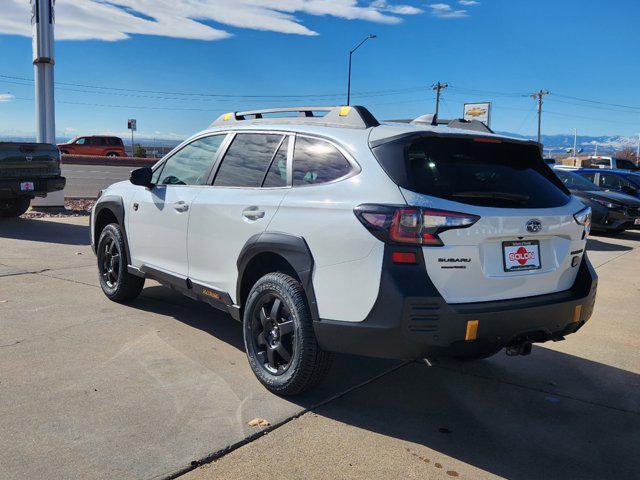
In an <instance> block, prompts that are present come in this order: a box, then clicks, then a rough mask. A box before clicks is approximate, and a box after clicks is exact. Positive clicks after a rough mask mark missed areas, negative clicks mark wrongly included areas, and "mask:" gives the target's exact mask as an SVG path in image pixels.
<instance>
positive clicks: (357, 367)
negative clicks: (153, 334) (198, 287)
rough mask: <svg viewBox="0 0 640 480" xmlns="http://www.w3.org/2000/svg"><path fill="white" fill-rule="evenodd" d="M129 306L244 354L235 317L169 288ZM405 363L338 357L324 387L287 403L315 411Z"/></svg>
mask: <svg viewBox="0 0 640 480" xmlns="http://www.w3.org/2000/svg"><path fill="white" fill-rule="evenodd" d="M129 306H130V307H132V308H137V309H140V310H145V311H148V312H153V313H157V314H162V315H168V316H171V317H173V318H174V319H175V320H178V321H180V322H182V323H184V324H186V325H189V326H191V327H193V328H197V329H199V330H202V331H203V332H206V333H208V334H209V335H211V336H213V337H215V338H216V339H218V340H221V341H223V342H225V343H227V344H228V345H231V346H233V347H234V348H236V349H238V350H239V351H241V352H242V353H243V355H244V351H245V349H244V340H243V336H242V324H241V323H240V322H238V321H236V320H234V319H233V318H232V317H231V315H228V314H226V313H224V312H221V311H219V310H217V309H215V308H213V307H211V306H209V305H207V304H205V303H202V302H197V301H195V300H191V299H190V298H187V297H185V296H184V295H182V294H180V293H177V292H174V291H172V290H171V289H169V288H167V287H163V286H160V285H154V286H149V287H146V288H145V289H144V290H143V292H142V295H141V296H140V297H138V299H137V300H136V301H134V302H132V303H131V304H130V305H129ZM401 364H402V362H400V361H398V360H386V359H375V358H365V357H358V356H354V355H335V357H334V361H333V365H332V368H331V370H330V373H329V375H328V376H327V378H326V379H325V380H324V381H323V382H322V383H321V384H320V385H318V386H317V387H316V388H314V389H313V390H312V391H311V392H308V393H305V394H302V395H298V396H297V397H287V400H291V401H293V402H294V403H296V404H298V405H300V406H301V407H303V408H312V407H315V406H317V405H319V404H321V403H323V402H324V401H326V400H327V399H328V398H331V397H334V396H335V395H336V394H338V393H343V392H345V391H347V390H349V389H351V388H353V387H355V386H357V385H360V384H362V383H365V382H368V381H370V380H371V379H373V378H375V377H377V376H379V375H380V374H382V373H384V372H387V371H389V370H392V369H394V368H397V367H398V366H400V365H401Z"/></svg>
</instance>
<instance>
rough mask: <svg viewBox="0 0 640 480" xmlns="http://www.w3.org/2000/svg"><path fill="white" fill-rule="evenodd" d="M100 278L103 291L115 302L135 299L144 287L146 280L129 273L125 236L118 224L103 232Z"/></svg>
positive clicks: (99, 255)
mask: <svg viewBox="0 0 640 480" xmlns="http://www.w3.org/2000/svg"><path fill="white" fill-rule="evenodd" d="M96 254H97V257H98V277H99V280H100V287H102V291H103V292H104V294H105V295H106V296H107V298H109V300H113V301H114V302H120V303H124V302H129V301H131V300H133V299H135V298H136V297H137V296H138V295H140V292H141V291H142V288H143V287H144V278H141V277H137V276H135V275H131V274H130V273H129V272H128V271H127V266H128V261H127V254H126V249H125V243H124V234H123V233H122V229H121V228H120V226H119V225H118V224H117V223H110V224H109V225H107V226H106V227H104V229H103V230H102V233H101V234H100V240H98V246H97V248H96Z"/></svg>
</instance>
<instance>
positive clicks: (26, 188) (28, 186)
mask: <svg viewBox="0 0 640 480" xmlns="http://www.w3.org/2000/svg"><path fill="white" fill-rule="evenodd" d="M35 189H36V186H35V184H34V183H33V182H20V191H21V192H33V191H34V190H35Z"/></svg>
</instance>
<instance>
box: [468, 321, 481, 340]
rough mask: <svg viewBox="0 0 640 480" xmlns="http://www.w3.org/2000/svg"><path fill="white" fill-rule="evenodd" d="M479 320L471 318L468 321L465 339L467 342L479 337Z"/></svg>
mask: <svg viewBox="0 0 640 480" xmlns="http://www.w3.org/2000/svg"><path fill="white" fill-rule="evenodd" d="M478 323H480V322H479V321H478V320H469V321H468V322H467V334H466V335H465V336H464V339H465V340H466V341H467V342H470V341H472V340H475V339H476V338H477V337H478Z"/></svg>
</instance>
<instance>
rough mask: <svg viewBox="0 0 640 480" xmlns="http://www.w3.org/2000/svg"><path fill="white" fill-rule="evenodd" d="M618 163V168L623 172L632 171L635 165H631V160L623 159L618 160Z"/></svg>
mask: <svg viewBox="0 0 640 480" xmlns="http://www.w3.org/2000/svg"><path fill="white" fill-rule="evenodd" d="M617 163H618V168H623V169H625V170H633V169H634V168H636V164H635V163H633V162H632V161H631V160H627V159H624V158H619V159H618V160H617Z"/></svg>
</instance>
